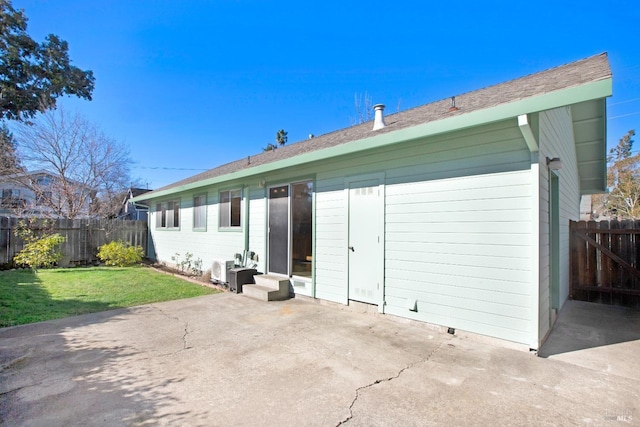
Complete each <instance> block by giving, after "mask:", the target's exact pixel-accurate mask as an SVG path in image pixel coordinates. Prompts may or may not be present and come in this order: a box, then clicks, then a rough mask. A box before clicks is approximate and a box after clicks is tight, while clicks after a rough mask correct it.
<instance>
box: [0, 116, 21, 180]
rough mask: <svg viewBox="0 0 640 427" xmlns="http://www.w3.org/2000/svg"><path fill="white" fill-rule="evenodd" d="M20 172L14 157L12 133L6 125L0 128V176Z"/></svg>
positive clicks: (16, 158)
mask: <svg viewBox="0 0 640 427" xmlns="http://www.w3.org/2000/svg"><path fill="white" fill-rule="evenodd" d="M20 171H22V167H21V166H20V160H19V159H18V157H17V155H16V143H15V139H14V137H13V133H12V132H11V131H10V130H9V128H8V127H7V125H6V124H4V123H3V124H2V125H1V126H0V175H11V174H15V173H18V172H20Z"/></svg>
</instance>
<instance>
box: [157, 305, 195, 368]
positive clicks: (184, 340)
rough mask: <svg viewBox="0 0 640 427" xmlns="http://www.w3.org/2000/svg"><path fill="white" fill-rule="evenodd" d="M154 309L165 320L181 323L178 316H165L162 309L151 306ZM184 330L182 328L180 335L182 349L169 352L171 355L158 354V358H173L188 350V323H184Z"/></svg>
mask: <svg viewBox="0 0 640 427" xmlns="http://www.w3.org/2000/svg"><path fill="white" fill-rule="evenodd" d="M153 308H154V309H156V310H157V311H159V312H160V313H161V314H162V315H163V316H164V317H166V318H167V319H171V320H175V321H177V322H181V320H180V318H179V317H178V316H171V315H169V314H167V313H166V312H165V311H164V310H163V309H162V308H160V307H158V306H153ZM183 324H184V328H183V333H182V348H181V349H179V350H177V351H174V352H171V353H163V354H160V355H159V356H160V357H164V356H173V355H175V354H178V353H180V352H181V351H183V350H188V349H190V348H192V347H191V345H189V339H188V338H189V322H184V323H183Z"/></svg>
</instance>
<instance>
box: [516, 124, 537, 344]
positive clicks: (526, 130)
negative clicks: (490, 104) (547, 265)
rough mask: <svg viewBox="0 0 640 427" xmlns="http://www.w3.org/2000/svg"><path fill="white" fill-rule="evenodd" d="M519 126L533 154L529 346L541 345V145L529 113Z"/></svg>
mask: <svg viewBox="0 0 640 427" xmlns="http://www.w3.org/2000/svg"><path fill="white" fill-rule="evenodd" d="M518 127H519V128H520V132H521V133H522V136H523V138H524V141H525V143H526V144H527V148H529V152H530V154H531V285H532V287H534V289H533V291H532V295H531V297H532V298H531V299H532V302H531V316H532V318H531V325H532V327H533V330H532V331H531V337H530V338H529V348H530V349H531V350H538V347H539V345H540V337H539V335H540V151H539V150H540V145H539V144H538V141H537V139H536V137H535V135H534V133H533V130H532V129H531V121H530V117H529V116H528V115H527V114H522V115H520V116H518Z"/></svg>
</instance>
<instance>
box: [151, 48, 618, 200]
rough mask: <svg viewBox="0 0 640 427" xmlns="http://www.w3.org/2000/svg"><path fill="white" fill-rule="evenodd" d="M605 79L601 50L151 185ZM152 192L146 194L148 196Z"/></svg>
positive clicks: (605, 65) (212, 175) (205, 176)
mask: <svg viewBox="0 0 640 427" xmlns="http://www.w3.org/2000/svg"><path fill="white" fill-rule="evenodd" d="M607 78H611V69H610V67H609V62H608V59H607V54H606V53H602V54H599V55H595V56H591V57H589V58H585V59H582V60H579V61H576V62H572V63H569V64H566V65H561V66H559V67H555V68H551V69H548V70H545V71H541V72H538V73H535V74H530V75H527V76H524V77H521V78H518V79H514V80H510V81H507V82H504V83H500V84H497V85H494V86H489V87H486V88H483V89H479V90H475V91H472V92H467V93H464V94H461V95H456V96H455V102H456V107H457V108H458V109H457V110H454V111H450V109H449V108H450V106H451V99H450V98H447V99H443V100H440V101H436V102H432V103H429V104H425V105H421V106H419V107H415V108H412V109H409V110H405V111H401V112H399V113H395V114H390V115H387V116H385V123H386V127H384V128H383V129H380V130H377V131H373V130H372V127H373V125H372V121H369V122H365V123H362V124H359V125H356V126H351V127H348V128H345V129H341V130H337V131H334V132H330V133H327V134H324V135H320V136H316V137H315V138H312V139H307V140H303V141H300V142H296V143H293V144H290V145H285V146H283V147H279V148H278V149H276V150H273V151H266V152H263V153H259V154H256V155H252V156H250V162H248V161H247V158H246V157H245V158H242V159H239V160H236V161H234V162H231V163H227V164H224V165H221V166H218V167H215V168H213V169H210V170H208V171H206V172H202V173H200V174H197V175H194V176H191V177H189V178H186V179H183V180H181V181H178V182H174V183H172V184H169V185H167V186H164V187H162V188H159V189H157V190H156V191H163V190H169V189H171V188H173V187H178V186H181V185H185V184H191V183H195V182H198V181H202V180H205V179H209V178H215V177H218V176H222V175H226V174H229V173H232V172H237V171H240V170H243V169H248V168H252V167H255V166H259V165H264V164H267V163H271V162H275V161H278V160H283V159H288V158H292V157H295V156H298V155H300V154H304V153H309V152H312V151H317V150H322V149H324V148H329V147H334V146H337V145H340V144H345V143H348V142H351V141H356V140H360V139H365V138H368V137H371V136H374V135H379V134H382V133H387V132H393V131H396V130H400V129H405V128H409V127H412V126H416V125H420V124H423V123H428V122H432V121H437V120H440V119H444V118H447V117H452V116H455V115H463V114H466V113H469V112H472V111H476V110H481V109H485V108H490V107H494V106H497V105H500V104H507V103H510V102H514V101H518V100H521V99H525V98H529V97H533V96H537V95H543V94H546V93H550V92H554V91H557V90H562V89H567V88H570V87H574V86H580V85H582V84H586V83H590V82H596V81H599V80H603V79H607ZM153 193H154V192H151V193H148V194H149V195H153Z"/></svg>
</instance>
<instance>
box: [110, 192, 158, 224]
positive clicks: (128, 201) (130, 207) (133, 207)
mask: <svg viewBox="0 0 640 427" xmlns="http://www.w3.org/2000/svg"><path fill="white" fill-rule="evenodd" d="M149 191H151V190H149V189H146V188H129V189H128V190H127V193H126V195H125V196H124V199H123V201H122V205H121V206H120V210H119V211H118V215H117V217H118V219H128V220H134V221H147V219H148V213H149V207H148V206H147V205H144V204H142V203H135V202H134V201H133V198H134V197H137V196H140V195H142V194H145V193H148V192H149Z"/></svg>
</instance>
